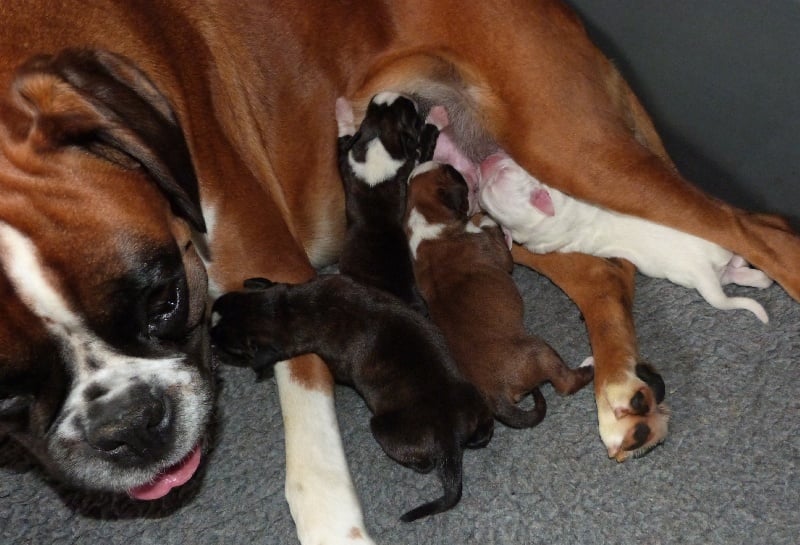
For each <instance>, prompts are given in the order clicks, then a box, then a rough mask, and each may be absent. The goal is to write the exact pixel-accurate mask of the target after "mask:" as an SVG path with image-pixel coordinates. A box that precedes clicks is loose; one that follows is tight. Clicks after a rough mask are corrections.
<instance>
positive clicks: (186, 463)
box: [128, 445, 201, 500]
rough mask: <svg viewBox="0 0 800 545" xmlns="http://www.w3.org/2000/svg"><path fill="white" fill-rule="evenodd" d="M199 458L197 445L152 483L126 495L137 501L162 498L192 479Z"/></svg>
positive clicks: (198, 463) (129, 491)
mask: <svg viewBox="0 0 800 545" xmlns="http://www.w3.org/2000/svg"><path fill="white" fill-rule="evenodd" d="M200 456H201V454H200V446H199V445H198V446H196V447H195V448H194V450H193V451H192V452H190V453H189V455H188V456H186V458H184V459H183V460H181V461H180V462H178V463H177V464H175V465H174V466H172V467H168V468H167V469H165V470H164V471H162V472H161V473H159V474H158V475H157V476H156V477H155V480H154V481H153V482H151V483H147V484H143V485H142V486H137V487H136V488H132V489H131V490H128V495H129V496H130V497H132V498H134V499H137V500H157V499H159V498H163V497H164V496H166V495H167V493H168V492H169V491H170V490H172V489H173V488H175V487H176V486H181V485H182V484H184V483H185V482H186V481H188V480H189V479H191V478H192V475H194V472H195V471H197V467H198V466H199V465H200Z"/></svg>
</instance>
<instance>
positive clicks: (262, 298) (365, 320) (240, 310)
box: [212, 275, 494, 522]
mask: <svg viewBox="0 0 800 545" xmlns="http://www.w3.org/2000/svg"><path fill="white" fill-rule="evenodd" d="M246 286H247V287H249V288H251V289H250V290H249V291H243V292H232V293H228V294H226V295H223V296H222V297H221V298H220V299H218V300H217V302H216V303H215V305H214V313H215V314H216V316H217V317H218V320H217V324H216V326H215V327H214V328H213V329H212V338H213V339H214V341H215V343H217V344H218V345H219V346H221V347H223V348H225V349H226V350H227V351H229V352H231V353H234V354H239V355H245V356H251V357H253V358H254V366H255V367H256V368H264V367H267V366H271V365H272V364H274V363H276V362H278V361H282V360H286V359H288V358H290V357H292V356H296V355H300V354H306V353H309V352H314V353H316V354H318V355H320V356H321V357H322V358H323V359H324V360H325V362H326V363H327V364H328V366H329V368H330V370H331V373H332V374H333V376H334V378H335V379H336V380H337V381H339V382H342V383H345V384H351V385H352V386H354V387H355V389H356V390H357V391H358V392H359V393H360V394H361V396H362V397H363V398H364V401H365V402H366V404H367V406H368V407H369V409H370V410H371V411H372V413H373V416H372V420H371V421H370V427H371V429H372V433H373V435H374V436H375V439H376V440H377V441H378V443H379V444H380V445H381V447H382V448H383V450H384V451H385V452H386V454H387V455H389V457H391V458H392V459H394V460H396V461H397V462H399V463H400V464H402V465H404V466H407V467H410V468H412V469H414V470H416V471H420V472H429V471H432V470H434V469H435V470H436V471H437V472H438V474H439V477H440V479H441V481H442V484H443V486H444V495H443V496H442V497H441V498H439V499H437V500H434V501H431V502H429V503H426V504H424V505H421V506H419V507H417V508H415V509H413V510H411V511H409V512H408V513H406V514H405V515H403V516H402V520H403V521H406V522H407V521H412V520H415V519H418V518H421V517H425V516H428V515H432V514H434V513H439V512H442V511H445V510H447V509H450V508H451V507H453V506H454V505H455V504H456V503H458V501H459V499H460V498H461V483H462V456H463V450H464V448H477V447H482V446H484V445H486V444H487V443H488V442H489V439H490V438H491V436H492V431H493V429H494V428H493V423H494V420H493V418H492V414H491V412H490V411H489V409H488V407H487V406H486V403H485V402H484V400H483V398H482V397H481V395H480V393H478V391H477V390H476V389H475V388H474V387H473V386H472V385H471V384H470V383H468V382H467V381H465V380H464V379H462V378H461V377H460V376H459V375H458V371H457V369H456V366H455V364H454V363H453V361H452V359H451V357H450V355H449V353H448V352H447V347H446V345H445V342H444V339H442V337H441V334H440V333H439V332H438V330H437V329H436V328H435V327H434V326H433V325H432V324H431V323H430V322H429V321H428V320H427V319H426V318H425V317H424V316H422V315H421V314H420V313H418V312H416V311H414V310H412V309H410V308H408V307H407V306H406V305H405V304H404V303H402V302H401V301H400V300H399V299H398V298H396V297H394V296H392V295H389V294H387V293H384V292H383V291H381V290H378V289H375V288H371V287H369V286H364V285H361V284H359V283H358V282H355V281H354V280H352V279H350V278H348V277H346V276H343V275H327V276H320V277H318V278H316V279H315V280H312V281H310V282H307V283H305V284H299V285H290V284H273V283H271V282H269V281H266V280H253V281H250V282H248V283H247V284H246Z"/></svg>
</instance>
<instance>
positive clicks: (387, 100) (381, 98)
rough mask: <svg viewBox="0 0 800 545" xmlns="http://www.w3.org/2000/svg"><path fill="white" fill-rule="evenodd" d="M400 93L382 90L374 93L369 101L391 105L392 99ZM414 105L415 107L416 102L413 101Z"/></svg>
mask: <svg viewBox="0 0 800 545" xmlns="http://www.w3.org/2000/svg"><path fill="white" fill-rule="evenodd" d="M401 96H403V95H401V94H400V93H395V92H393V91H382V92H380V93H378V94H377V95H375V96H374V97H373V98H372V100H371V101H370V102H372V103H373V104H380V105H385V106H391V105H392V104H394V101H395V100H397V99H398V98H400V97H401ZM414 107H415V108H416V103H414Z"/></svg>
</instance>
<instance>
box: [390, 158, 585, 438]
mask: <svg viewBox="0 0 800 545" xmlns="http://www.w3.org/2000/svg"><path fill="white" fill-rule="evenodd" d="M468 192H469V189H468V186H467V184H466V182H465V181H464V178H463V177H462V176H461V174H460V173H459V172H458V171H456V169H455V168H453V167H452V166H450V165H441V164H439V163H435V162H429V163H425V164H423V165H420V166H419V167H418V168H417V169H416V170H415V171H414V172H413V173H412V176H411V180H410V181H409V196H408V213H407V215H406V221H405V225H406V232H407V234H408V236H409V243H410V247H411V253H412V256H413V262H414V273H415V275H416V279H417V283H418V286H419V289H420V291H421V293H422V296H423V298H424V299H425V301H426V303H427V305H428V309H429V311H430V315H431V319H432V320H433V321H434V322H435V323H436V325H438V326H439V327H440V328H441V330H442V332H443V333H444V336H445V338H446V339H447V344H448V346H449V348H450V351H451V353H452V354H453V357H454V359H455V360H456V362H457V364H458V366H459V369H460V370H461V372H462V373H463V374H464V376H466V377H467V378H468V379H469V380H470V381H471V382H472V383H473V384H475V385H476V386H477V387H478V389H479V390H480V391H481V392H482V393H483V394H484V396H485V397H486V398H487V399H488V401H489V403H490V405H491V406H492V408H493V410H494V413H495V417H496V418H497V419H498V420H500V421H501V422H502V423H504V424H506V425H508V426H511V427H515V428H521V427H531V426H535V425H536V424H538V423H539V422H540V421H541V420H542V418H544V415H545V408H546V404H545V400H544V397H543V396H542V394H541V392H540V391H539V389H538V387H539V386H540V385H541V384H542V383H544V382H548V381H549V382H551V383H552V384H553V386H554V387H555V389H556V391H558V392H559V393H561V394H572V393H574V392H576V391H577V390H579V389H580V388H582V387H583V386H585V385H586V384H587V383H588V382H589V381H591V380H592V375H593V369H592V367H591V366H586V367H579V368H577V369H570V368H569V367H567V366H566V365H565V364H564V362H563V360H562V359H561V357H560V356H559V355H558V354H557V353H556V352H555V351H554V350H553V349H552V348H551V347H550V346H549V345H548V344H547V343H546V342H544V341H543V340H542V339H540V338H538V337H535V336H533V335H529V334H528V333H527V332H526V331H525V327H524V324H523V313H524V305H523V301H522V298H521V296H520V295H519V292H518V291H517V288H516V286H515V284H514V281H513V279H512V278H511V270H512V267H513V261H512V259H511V254H510V253H509V251H508V247H507V246H506V243H505V238H504V236H503V233H502V230H501V229H500V227H498V226H497V224H495V223H494V222H493V221H491V220H489V219H488V218H485V219H484V221H482V222H481V223H480V225H475V224H473V223H471V222H470V219H469V214H468V210H469V200H468ZM528 394H531V395H532V396H533V398H534V402H535V406H534V407H533V408H532V409H529V410H523V409H521V408H520V407H519V406H518V405H517V403H518V402H519V401H520V400H521V399H522V398H523V397H524V396H526V395H528Z"/></svg>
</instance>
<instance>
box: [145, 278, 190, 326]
mask: <svg viewBox="0 0 800 545" xmlns="http://www.w3.org/2000/svg"><path fill="white" fill-rule="evenodd" d="M187 313H188V306H187V302H186V280H185V279H184V277H183V275H181V276H178V277H175V278H171V279H169V280H167V281H164V282H161V283H159V284H156V285H155V286H153V288H152V290H151V291H150V293H149V294H148V297H147V334H148V335H149V336H150V337H157V338H162V339H163V338H174V337H178V336H180V335H181V334H182V333H183V328H184V325H185V322H186V318H187Z"/></svg>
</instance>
